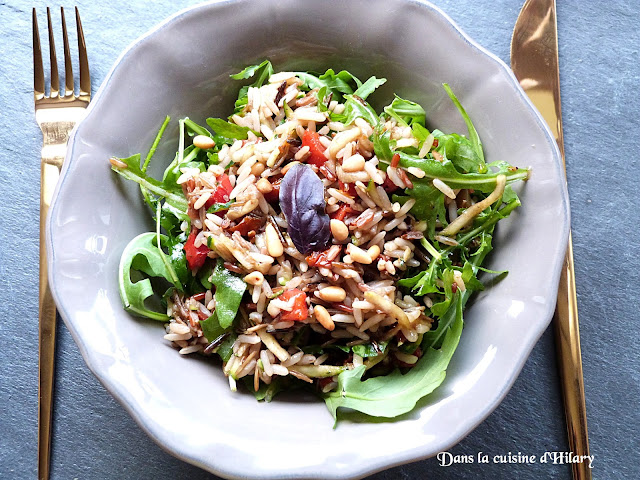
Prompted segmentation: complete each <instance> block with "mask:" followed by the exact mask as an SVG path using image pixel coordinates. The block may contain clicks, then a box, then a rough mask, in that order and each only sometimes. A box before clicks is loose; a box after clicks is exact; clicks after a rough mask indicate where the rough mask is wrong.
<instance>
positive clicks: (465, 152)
mask: <svg viewBox="0 0 640 480" xmlns="http://www.w3.org/2000/svg"><path fill="white" fill-rule="evenodd" d="M433 136H434V137H435V138H437V139H438V147H437V148H436V149H435V150H436V151H437V152H438V153H440V154H441V155H442V156H443V157H444V158H445V159H446V160H450V161H451V163H453V165H454V166H455V167H456V169H457V170H458V171H461V172H463V173H467V172H476V173H485V172H486V171H487V166H486V165H485V163H484V160H483V159H482V158H481V157H479V156H478V153H477V151H476V149H475V147H474V146H473V144H472V143H471V141H470V140H469V139H468V138H466V137H463V136H462V135H458V134H457V133H451V134H449V135H445V134H444V133H442V132H441V131H439V130H434V132H433Z"/></svg>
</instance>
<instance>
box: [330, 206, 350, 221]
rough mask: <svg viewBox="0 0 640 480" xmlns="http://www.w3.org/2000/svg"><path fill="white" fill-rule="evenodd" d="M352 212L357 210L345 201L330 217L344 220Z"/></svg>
mask: <svg viewBox="0 0 640 480" xmlns="http://www.w3.org/2000/svg"><path fill="white" fill-rule="evenodd" d="M350 213H356V210H354V209H353V208H351V207H350V206H349V205H348V204H346V203H343V204H342V205H340V208H338V210H336V211H335V212H333V213H330V214H329V217H331V218H332V219H336V220H340V221H343V220H344V217H346V216H347V215H349V214H350Z"/></svg>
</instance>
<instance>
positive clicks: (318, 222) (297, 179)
mask: <svg viewBox="0 0 640 480" xmlns="http://www.w3.org/2000/svg"><path fill="white" fill-rule="evenodd" d="M280 208H282V211H283V212H284V215H285V218H286V219H287V225H288V233H289V237H291V241H292V242H293V244H294V245H295V246H296V248H297V249H298V251H299V252H300V253H302V254H304V255H307V254H309V253H311V252H313V251H319V250H325V249H326V248H327V247H328V246H329V244H330V243H331V228H330V227H329V216H328V215H327V214H326V213H325V211H324V209H325V201H324V185H323V184H322V180H320V178H319V177H318V175H316V174H315V172H314V171H313V170H311V167H309V166H307V165H303V164H298V165H294V166H293V167H291V168H290V169H289V171H288V172H287V174H286V175H285V176H284V178H283V179H282V183H281V184H280Z"/></svg>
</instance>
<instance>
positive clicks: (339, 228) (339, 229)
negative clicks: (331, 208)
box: [329, 218, 349, 242]
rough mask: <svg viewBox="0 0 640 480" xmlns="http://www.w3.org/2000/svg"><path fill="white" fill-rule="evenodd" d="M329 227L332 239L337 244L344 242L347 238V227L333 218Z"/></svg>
mask: <svg viewBox="0 0 640 480" xmlns="http://www.w3.org/2000/svg"><path fill="white" fill-rule="evenodd" d="M329 225H330V226H331V233H332V234H333V237H334V238H335V239H336V240H338V241H339V242H341V241H343V240H346V239H347V238H348V237H349V227H347V226H346V225H345V223H344V222H343V221H342V220H338V219H336V218H334V219H332V220H331V222H330V223H329Z"/></svg>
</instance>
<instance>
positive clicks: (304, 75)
mask: <svg viewBox="0 0 640 480" xmlns="http://www.w3.org/2000/svg"><path fill="white" fill-rule="evenodd" d="M295 74H296V76H297V77H298V78H299V79H300V80H302V81H303V82H304V83H303V85H302V87H303V88H304V89H307V90H313V89H314V88H318V89H321V88H322V87H327V89H328V90H329V91H330V92H331V93H333V95H334V96H335V99H336V100H341V99H342V97H343V95H351V94H353V92H354V89H353V86H355V87H356V89H357V88H358V87H360V86H361V85H362V82H361V81H360V80H359V79H358V78H357V77H355V76H354V75H352V74H351V73H349V72H347V71H346V70H342V71H340V72H338V73H335V72H334V71H333V70H332V69H331V68H330V69H328V70H327V71H326V72H324V73H323V74H322V75H318V74H315V73H313V72H295Z"/></svg>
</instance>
